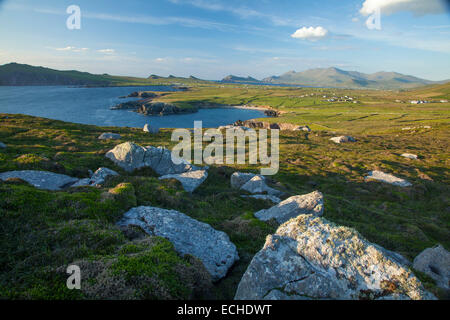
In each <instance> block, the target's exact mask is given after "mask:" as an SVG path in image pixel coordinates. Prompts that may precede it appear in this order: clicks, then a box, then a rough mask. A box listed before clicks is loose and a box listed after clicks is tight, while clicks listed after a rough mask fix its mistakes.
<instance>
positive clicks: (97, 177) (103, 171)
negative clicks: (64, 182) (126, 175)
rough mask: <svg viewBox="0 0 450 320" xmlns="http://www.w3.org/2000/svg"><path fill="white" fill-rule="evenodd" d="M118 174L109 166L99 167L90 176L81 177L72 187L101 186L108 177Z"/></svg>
mask: <svg viewBox="0 0 450 320" xmlns="http://www.w3.org/2000/svg"><path fill="white" fill-rule="evenodd" d="M118 175H119V174H118V173H117V172H115V171H114V170H111V169H108V168H99V169H98V170H97V171H95V172H94V173H93V174H92V176H91V177H90V178H86V179H81V180H79V181H78V182H77V183H75V184H73V185H72V186H71V187H84V186H99V185H101V184H103V183H104V182H105V180H106V178H108V177H110V176H118Z"/></svg>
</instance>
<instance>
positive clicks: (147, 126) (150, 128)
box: [143, 124, 159, 134]
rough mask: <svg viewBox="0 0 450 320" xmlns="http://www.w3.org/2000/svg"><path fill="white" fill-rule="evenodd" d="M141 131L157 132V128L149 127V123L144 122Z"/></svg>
mask: <svg viewBox="0 0 450 320" xmlns="http://www.w3.org/2000/svg"><path fill="white" fill-rule="evenodd" d="M143 131H144V132H148V133H151V134H157V133H159V128H156V127H151V126H150V125H149V124H145V125H144V129H143Z"/></svg>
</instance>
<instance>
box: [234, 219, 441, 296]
mask: <svg viewBox="0 0 450 320" xmlns="http://www.w3.org/2000/svg"><path fill="white" fill-rule="evenodd" d="M286 296H289V297H290V299H305V298H310V299H435V297H434V296H433V295H432V294H431V293H429V292H427V291H426V290H425V289H424V288H423V286H422V284H421V283H420V281H419V280H418V279H417V278H416V277H415V276H414V274H413V273H412V272H411V271H410V270H409V269H408V268H407V267H406V266H405V265H403V264H402V262H401V261H399V260H398V259H397V256H394V255H391V253H390V252H389V251H387V250H385V249H383V248H382V247H380V246H378V245H375V244H372V243H370V242H368V241H367V240H366V239H364V238H363V237H362V236H361V235H360V234H359V233H358V232H356V231H354V230H353V229H350V228H347V227H339V226H336V225H334V224H333V223H330V222H328V221H327V220H325V219H323V218H320V217H314V216H312V215H300V216H298V217H297V218H295V219H292V220H290V221H288V222H286V223H285V224H283V225H281V226H280V227H279V228H278V230H277V231H276V233H275V234H274V235H270V236H268V237H267V239H266V243H265V245H264V247H263V249H262V250H261V251H260V252H258V253H257V254H256V256H255V257H254V258H253V260H252V262H251V263H250V265H249V267H248V269H247V271H246V272H245V274H244V276H243V277H242V280H241V282H240V283H239V286H238V289H237V292H236V296H235V299H237V300H260V299H264V298H271V299H285V298H286Z"/></svg>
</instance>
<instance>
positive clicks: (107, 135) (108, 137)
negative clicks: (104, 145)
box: [98, 132, 122, 140]
mask: <svg viewBox="0 0 450 320" xmlns="http://www.w3.org/2000/svg"><path fill="white" fill-rule="evenodd" d="M98 138H99V139H100V140H119V139H121V138H122V137H121V136H120V134H118V133H111V132H106V133H102V134H101V135H100V136H99V137H98Z"/></svg>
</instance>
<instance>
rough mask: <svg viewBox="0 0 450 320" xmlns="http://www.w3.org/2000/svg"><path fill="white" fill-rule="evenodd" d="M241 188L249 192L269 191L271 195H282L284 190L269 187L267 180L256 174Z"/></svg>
mask: <svg viewBox="0 0 450 320" xmlns="http://www.w3.org/2000/svg"><path fill="white" fill-rule="evenodd" d="M241 190H245V191H247V192H250V193H253V194H255V193H267V194H269V195H271V196H277V195H281V194H282V192H281V191H278V190H275V189H273V188H271V187H269V186H268V185H267V184H266V181H265V179H264V178H263V177H261V176H255V177H253V178H251V179H250V180H249V181H247V182H246V183H245V184H244V185H243V186H242V187H241Z"/></svg>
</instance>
